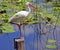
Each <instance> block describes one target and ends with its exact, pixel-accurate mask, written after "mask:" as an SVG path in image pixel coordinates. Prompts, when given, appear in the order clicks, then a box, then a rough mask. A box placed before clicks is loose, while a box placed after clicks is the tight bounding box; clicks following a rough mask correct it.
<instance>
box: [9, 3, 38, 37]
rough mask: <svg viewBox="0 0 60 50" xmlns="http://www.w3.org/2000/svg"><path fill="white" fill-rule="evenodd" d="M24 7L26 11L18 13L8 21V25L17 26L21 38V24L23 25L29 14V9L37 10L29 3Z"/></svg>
mask: <svg viewBox="0 0 60 50" xmlns="http://www.w3.org/2000/svg"><path fill="white" fill-rule="evenodd" d="M26 6H27V7H28V11H19V12H18V13H16V14H15V15H13V16H12V17H11V18H10V19H9V20H8V22H9V23H13V24H18V26H19V29H20V36H21V24H23V22H24V21H25V20H26V19H27V17H28V15H29V14H30V13H31V8H33V9H34V8H35V9H37V8H36V7H35V6H33V5H32V4H31V3H29V2H27V3H26Z"/></svg>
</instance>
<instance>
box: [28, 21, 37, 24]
mask: <svg viewBox="0 0 60 50" xmlns="http://www.w3.org/2000/svg"><path fill="white" fill-rule="evenodd" d="M37 23H38V21H32V22H29V24H37Z"/></svg>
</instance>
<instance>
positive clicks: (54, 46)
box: [46, 45, 57, 49]
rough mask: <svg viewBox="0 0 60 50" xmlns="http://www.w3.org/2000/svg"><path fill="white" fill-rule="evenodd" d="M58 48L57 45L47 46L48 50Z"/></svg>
mask: <svg viewBox="0 0 60 50" xmlns="http://www.w3.org/2000/svg"><path fill="white" fill-rule="evenodd" d="M56 47H57V46H56V45H53V46H52V45H47V46H46V48H49V49H50V48H51V49H53V48H56Z"/></svg>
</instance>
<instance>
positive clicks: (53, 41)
mask: <svg viewBox="0 0 60 50" xmlns="http://www.w3.org/2000/svg"><path fill="white" fill-rule="evenodd" d="M48 42H49V43H55V42H56V40H48Z"/></svg>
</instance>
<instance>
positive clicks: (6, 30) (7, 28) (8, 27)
mask: <svg viewBox="0 0 60 50" xmlns="http://www.w3.org/2000/svg"><path fill="white" fill-rule="evenodd" d="M2 30H3V33H9V32H14V27H13V26H12V25H10V24H6V25H4V26H2Z"/></svg>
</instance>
